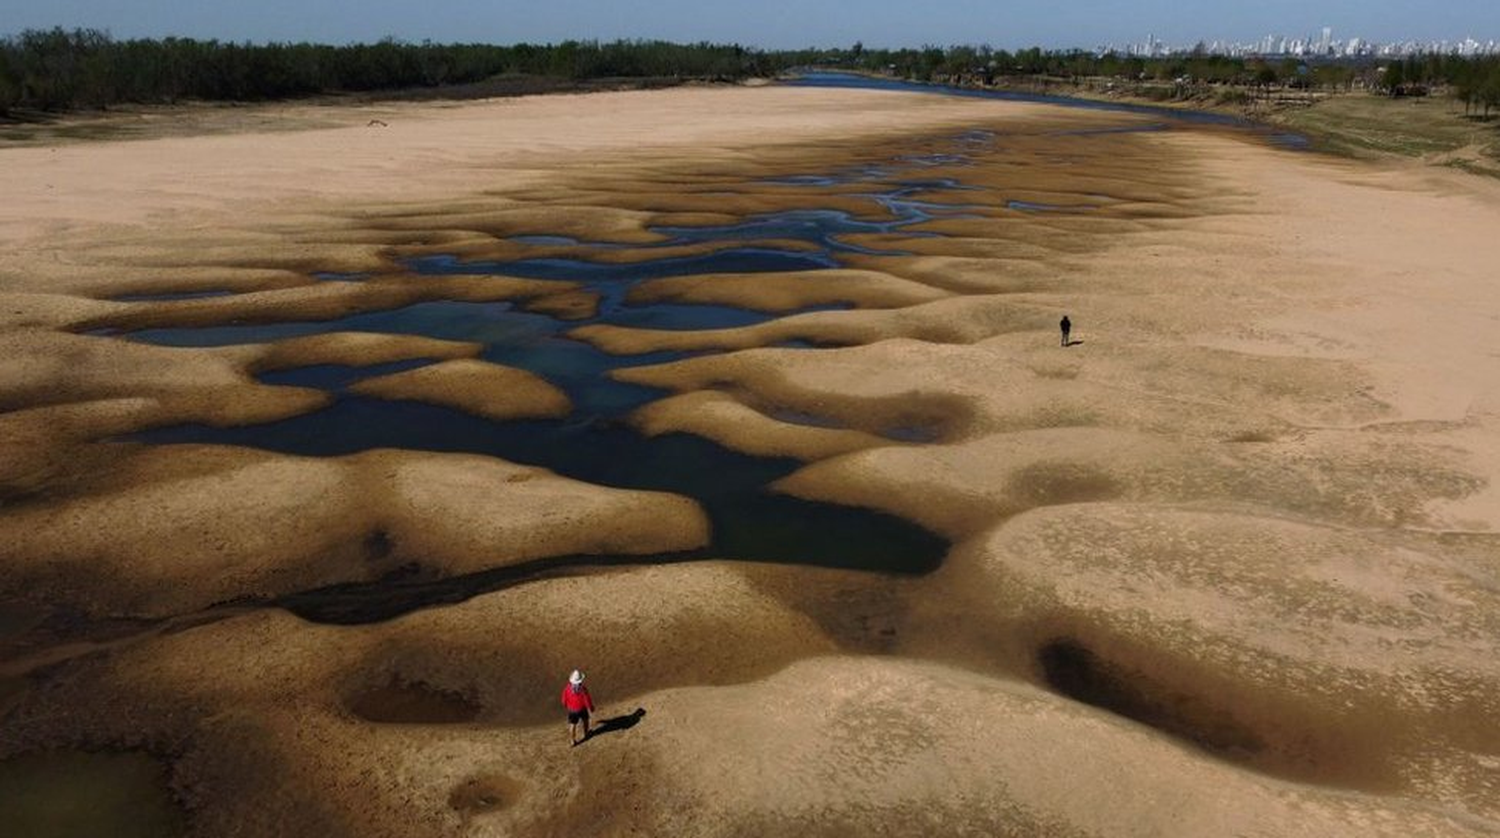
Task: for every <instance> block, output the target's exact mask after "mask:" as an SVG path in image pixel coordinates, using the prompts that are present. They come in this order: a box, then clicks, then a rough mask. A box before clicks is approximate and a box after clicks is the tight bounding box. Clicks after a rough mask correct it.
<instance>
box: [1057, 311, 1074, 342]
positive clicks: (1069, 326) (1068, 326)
mask: <svg viewBox="0 0 1500 838" xmlns="http://www.w3.org/2000/svg"><path fill="white" fill-rule="evenodd" d="M1058 325H1059V326H1061V327H1062V333H1063V336H1062V345H1063V346H1067V345H1068V333H1070V332H1072V331H1073V321H1071V320H1069V319H1068V315H1066V314H1064V315H1063V319H1062V322H1061V323H1059V324H1058Z"/></svg>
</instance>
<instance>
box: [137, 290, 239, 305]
mask: <svg viewBox="0 0 1500 838" xmlns="http://www.w3.org/2000/svg"><path fill="white" fill-rule="evenodd" d="M232 296H234V292H233V291H226V290H224V289H222V288H210V289H205V290H202V291H164V292H161V293H157V294H120V295H118V296H114V297H110V299H111V300H114V301H116V302H120V303H162V302H170V301H173V300H203V299H209V298H212V297H232Z"/></svg>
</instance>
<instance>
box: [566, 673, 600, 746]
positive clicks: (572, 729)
mask: <svg viewBox="0 0 1500 838" xmlns="http://www.w3.org/2000/svg"><path fill="white" fill-rule="evenodd" d="M562 703H563V707H565V708H567V710H568V736H569V738H571V739H572V740H573V744H574V745H577V744H578V742H579V739H578V723H579V722H583V738H584V739H587V738H589V713H591V712H593V710H594V699H593V697H591V696H590V695H589V688H588V687H585V686H584V685H583V673H582V672H579V671H578V670H576V669H575V670H573V674H572V675H569V676H568V683H566V684H564V685H563V691H562Z"/></svg>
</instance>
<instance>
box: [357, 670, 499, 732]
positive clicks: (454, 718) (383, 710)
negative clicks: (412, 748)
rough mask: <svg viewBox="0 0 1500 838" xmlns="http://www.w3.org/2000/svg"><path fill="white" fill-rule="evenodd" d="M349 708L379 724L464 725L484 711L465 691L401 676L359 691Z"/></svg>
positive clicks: (368, 720) (392, 677) (395, 676)
mask: <svg viewBox="0 0 1500 838" xmlns="http://www.w3.org/2000/svg"><path fill="white" fill-rule="evenodd" d="M348 707H349V712H351V713H353V714H354V715H356V716H358V717H359V718H361V719H364V720H365V721H367V722H375V723H377V724H460V723H463V722H471V721H473V720H474V719H475V718H477V717H478V716H479V714H480V713H481V712H482V711H483V709H484V708H483V707H481V706H480V705H479V704H477V703H476V702H474V700H473V699H471V698H469V697H468V696H466V695H464V694H463V693H461V692H458V691H455V690H445V689H443V688H441V687H436V686H433V685H432V684H429V683H427V682H425V681H406V680H403V679H402V678H401V677H400V676H399V675H392V676H391V678H390V680H388V681H385V682H384V683H379V684H376V685H375V686H371V687H367V688H365V689H362V690H359V691H358V692H356V693H355V694H354V695H352V696H350V697H349V700H348Z"/></svg>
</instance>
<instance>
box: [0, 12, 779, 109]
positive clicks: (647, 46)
mask: <svg viewBox="0 0 1500 838" xmlns="http://www.w3.org/2000/svg"><path fill="white" fill-rule="evenodd" d="M784 68H785V65H784V64H779V63H777V61H776V57H775V56H774V55H772V54H768V53H764V52H761V51H757V50H752V49H746V48H743V47H739V46H735V45H718V44H706V43H704V44H692V45H682V44H672V43H666V42H662V41H618V42H614V43H599V42H594V41H585V42H580V41H566V42H563V43H561V44H555V45H552V44H549V45H533V44H516V45H513V46H493V45H489V44H431V43H422V44H409V43H403V42H399V41H395V40H384V41H381V42H379V43H375V44H354V45H349V46H327V45H322V44H307V43H299V44H264V45H251V44H235V43H225V42H221V41H197V40H192V39H188V38H165V39H162V40H152V39H133V40H123V41H116V40H114V39H112V38H111V37H109V35H107V34H105V33H103V32H99V31H96V30H89V29H76V30H71V31H69V30H63V29H52V30H47V31H35V30H33V31H27V32H22V33H21V34H20V35H15V36H11V37H6V38H4V39H0V114H5V113H7V112H9V111H13V110H17V109H35V110H44V111H60V110H74V109H81V108H101V107H108V106H111V105H117V104H125V103H138V104H146V103H162V102H168V103H169V102H176V101H178V100H181V99H204V100H220V101H258V100H269V99H286V98H295V97H299V96H310V95H315V94H321V93H341V92H360V91H389V90H399V89H403V88H415V87H438V86H443V85H457V84H471V83H475V82H480V81H483V80H486V79H490V78H493V77H495V76H500V75H505V74H522V75H532V76H546V77H551V78H563V79H598V78H615V77H625V78H646V77H650V78H658V77H675V78H706V79H722V80H732V79H740V78H745V77H749V76H757V75H765V74H770V73H775V72H778V71H780V70H782V69H784Z"/></svg>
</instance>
